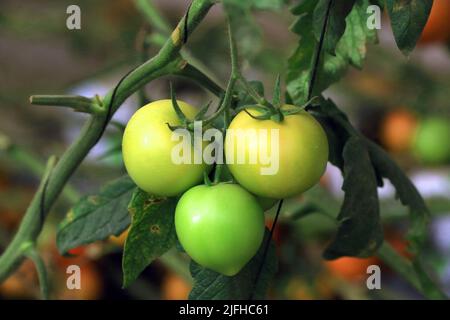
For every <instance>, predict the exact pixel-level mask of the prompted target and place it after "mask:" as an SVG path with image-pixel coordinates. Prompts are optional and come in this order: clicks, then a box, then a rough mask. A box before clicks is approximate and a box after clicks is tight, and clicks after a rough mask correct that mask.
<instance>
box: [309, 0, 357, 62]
mask: <svg viewBox="0 0 450 320" xmlns="http://www.w3.org/2000/svg"><path fill="white" fill-rule="evenodd" d="M355 1H356V0H346V1H336V0H335V1H333V2H332V4H331V7H330V12H329V18H328V25H327V30H326V33H325V37H324V42H323V49H324V50H325V51H326V52H328V53H330V54H333V55H334V54H335V50H336V46H337V44H338V42H339V40H340V39H341V37H342V35H343V34H344V32H345V25H346V22H345V18H346V17H347V15H348V14H349V13H350V11H351V10H352V8H353V5H354V4H355ZM329 2H330V0H319V1H318V3H317V6H316V8H315V9H314V12H313V32H314V36H315V37H316V40H317V42H318V41H319V40H320V36H321V34H322V29H323V23H324V20H325V17H326V15H327V11H328V10H327V8H328V3H329Z"/></svg>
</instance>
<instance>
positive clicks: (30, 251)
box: [24, 244, 49, 300]
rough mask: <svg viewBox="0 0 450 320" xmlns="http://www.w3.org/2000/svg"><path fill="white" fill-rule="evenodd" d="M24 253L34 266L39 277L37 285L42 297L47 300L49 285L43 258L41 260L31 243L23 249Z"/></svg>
mask: <svg viewBox="0 0 450 320" xmlns="http://www.w3.org/2000/svg"><path fill="white" fill-rule="evenodd" d="M24 254H25V256H27V257H28V258H30V259H31V260H32V261H33V263H34V265H35V267H36V271H37V274H38V277H39V286H40V288H41V295H42V299H44V300H48V299H49V289H48V287H49V286H48V277H47V269H46V267H45V263H44V260H42V258H41V256H40V255H39V253H38V252H37V250H36V248H35V246H34V245H32V244H30V245H29V246H28V247H27V248H26V249H24Z"/></svg>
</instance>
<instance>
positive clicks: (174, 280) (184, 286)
mask: <svg viewBox="0 0 450 320" xmlns="http://www.w3.org/2000/svg"><path fill="white" fill-rule="evenodd" d="M191 289H192V285H190V284H189V283H188V282H187V281H186V280H184V279H183V278H182V277H180V276H179V275H177V274H175V273H169V274H168V275H167V276H166V277H165V279H164V282H163V284H162V287H161V298H162V299H164V300H186V299H187V298H188V296H189V292H190V291H191Z"/></svg>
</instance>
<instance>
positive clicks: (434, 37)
mask: <svg viewBox="0 0 450 320" xmlns="http://www.w3.org/2000/svg"><path fill="white" fill-rule="evenodd" d="M448 40H450V1H449V0H434V2H433V7H432V8H431V12H430V16H429V18H428V21H427V24H426V25H425V28H424V30H423V32H422V36H421V37H420V40H419V44H428V43H435V42H446V41H448Z"/></svg>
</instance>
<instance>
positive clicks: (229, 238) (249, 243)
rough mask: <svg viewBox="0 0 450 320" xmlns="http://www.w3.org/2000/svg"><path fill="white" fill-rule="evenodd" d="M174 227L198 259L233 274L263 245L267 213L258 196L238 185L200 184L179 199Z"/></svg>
mask: <svg viewBox="0 0 450 320" xmlns="http://www.w3.org/2000/svg"><path fill="white" fill-rule="evenodd" d="M175 229H176V232H177V236H178V239H179V241H180V243H181V245H182V246H183V248H184V250H185V251H186V252H187V253H188V254H189V256H191V258H192V259H193V260H194V261H195V262H197V263H198V264H200V265H202V266H204V267H206V268H209V269H211V270H214V271H216V272H219V273H221V274H224V275H227V276H233V275H235V274H237V273H238V272H239V271H240V270H241V269H242V268H243V267H244V266H245V265H246V264H247V262H249V261H250V259H251V258H252V257H253V256H254V255H255V254H256V252H257V251H258V249H259V247H260V245H261V242H262V240H263V237H264V230H265V226H264V212H263V210H262V208H261V206H260V205H259V203H258V201H257V200H256V199H255V197H254V196H253V195H251V194H250V193H249V192H248V191H246V190H245V189H243V188H242V187H241V186H239V185H237V184H228V183H221V184H217V185H214V186H206V185H200V186H196V187H193V188H192V189H190V190H188V191H187V192H186V193H185V194H183V196H182V197H181V199H180V200H179V202H178V204H177V208H176V211H175Z"/></svg>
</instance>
